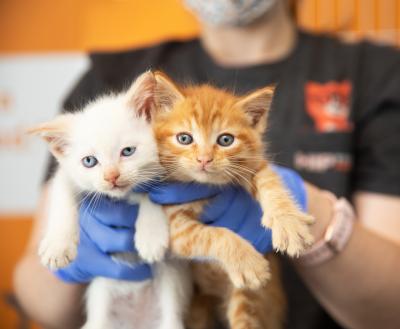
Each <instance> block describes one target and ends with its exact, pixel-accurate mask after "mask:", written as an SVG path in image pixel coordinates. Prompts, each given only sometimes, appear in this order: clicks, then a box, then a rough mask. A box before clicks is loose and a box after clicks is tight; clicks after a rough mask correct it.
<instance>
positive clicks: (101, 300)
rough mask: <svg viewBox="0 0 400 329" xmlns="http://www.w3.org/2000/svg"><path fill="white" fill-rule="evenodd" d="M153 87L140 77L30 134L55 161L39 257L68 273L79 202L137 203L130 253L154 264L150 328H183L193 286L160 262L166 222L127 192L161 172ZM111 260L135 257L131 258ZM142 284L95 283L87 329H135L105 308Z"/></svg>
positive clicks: (175, 265) (177, 268) (182, 272)
mask: <svg viewBox="0 0 400 329" xmlns="http://www.w3.org/2000/svg"><path fill="white" fill-rule="evenodd" d="M154 84H155V80H154V77H153V75H152V73H150V72H146V73H144V74H142V75H141V76H140V77H139V78H138V79H137V80H136V81H135V82H134V83H133V84H132V86H131V87H130V89H129V90H128V91H127V92H126V93H123V94H119V95H110V96H104V97H102V98H99V99H97V100H96V101H94V102H92V103H90V104H89V105H87V106H86V107H85V108H84V109H83V110H82V111H81V112H77V113H74V114H64V115H60V116H58V117H57V118H56V119H55V120H53V121H51V122H49V123H45V124H42V125H40V126H39V127H37V128H34V129H32V130H31V132H32V133H35V134H39V135H40V136H42V137H43V138H44V139H45V140H46V141H47V142H48V143H49V146H50V149H51V152H52V153H53V155H54V156H55V157H56V158H57V160H58V162H59V168H58V170H57V172H56V174H55V176H54V178H53V179H52V181H51V185H50V193H49V197H50V202H49V208H48V225H47V230H46V232H45V236H44V238H43V240H42V242H41V244H40V248H39V255H40V257H41V261H42V263H43V264H44V265H45V266H47V267H49V268H51V269H57V268H61V267H64V266H67V265H68V264H69V263H70V262H71V261H72V260H73V259H74V258H75V256H76V253H77V244H78V240H79V236H78V235H79V234H78V233H79V223H78V214H77V209H78V202H79V200H78V199H77V197H76V196H77V195H82V193H100V194H105V195H108V196H110V197H113V198H119V199H126V200H128V201H130V202H134V203H138V204H139V214H138V217H137V221H136V227H135V228H136V234H135V237H134V239H135V245H136V248H137V250H138V253H139V256H140V257H141V258H142V259H143V260H145V261H147V262H158V263H155V264H154V265H153V272H154V273H155V275H154V280H153V281H151V284H153V285H154V286H153V288H154V289H155V291H156V293H157V295H158V296H159V304H160V307H161V319H160V321H159V323H158V324H156V325H154V328H162V329H181V328H182V329H183V328H184V326H183V313H184V310H185V309H186V307H187V304H188V301H189V298H190V287H191V283H190V279H189V273H188V270H187V268H186V265H184V264H182V263H180V262H179V261H177V260H167V261H164V262H160V261H162V260H163V259H164V256H165V253H166V251H167V248H168V244H169V227H168V222H167V218H166V216H165V215H164V212H163V210H162V208H161V207H160V206H158V205H155V204H153V203H152V202H151V201H150V200H149V199H148V197H147V196H146V195H140V194H137V193H133V192H131V191H132V188H133V187H134V186H136V185H138V184H140V183H142V184H146V183H149V182H151V180H153V179H154V178H155V177H156V176H157V174H160V173H161V171H160V170H161V166H160V165H159V160H158V153H157V145H156V142H155V139H154V136H153V131H152V127H151V117H152V113H153V111H154V108H153V105H152V104H153V103H152V94H153V90H154ZM93 203H94V202H93ZM126 220H128V221H129V220H132V219H130V218H127V219H126ZM132 243H133V242H132ZM116 257H117V258H120V259H125V260H130V261H132V260H133V259H135V258H137V257H135V255H134V254H130V255H129V254H124V255H117V256H116ZM148 285H149V281H146V282H127V281H116V280H110V279H106V278H96V279H95V280H93V281H92V283H91V284H90V287H89V288H88V292H87V313H88V316H87V322H86V324H85V329H113V328H135V329H136V328H138V327H140V324H138V323H124V321H121V319H115V318H112V317H111V316H110V314H111V312H110V309H111V306H112V303H113V300H114V299H115V298H118V297H124V296H128V295H129V294H130V295H135V296H139V298H140V291H141V290H143V289H144V287H145V286H148ZM117 320H118V321H117ZM146 329H151V328H149V327H147V328H146Z"/></svg>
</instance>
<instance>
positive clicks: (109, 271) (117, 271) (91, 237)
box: [55, 197, 152, 283]
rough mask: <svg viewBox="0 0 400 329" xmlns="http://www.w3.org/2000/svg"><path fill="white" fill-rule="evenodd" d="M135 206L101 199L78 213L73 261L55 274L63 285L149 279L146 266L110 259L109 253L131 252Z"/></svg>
mask: <svg viewBox="0 0 400 329" xmlns="http://www.w3.org/2000/svg"><path fill="white" fill-rule="evenodd" d="M137 213H138V206H137V205H130V204H127V203H125V202H122V201H113V200H110V199H108V198H106V197H101V198H100V199H98V200H96V202H95V203H94V204H93V203H92V205H90V202H89V201H83V203H82V205H81V207H80V210H79V223H80V238H79V245H78V254H77V257H76V259H75V260H74V261H73V262H72V263H71V264H69V265H68V266H67V267H65V268H62V269H59V270H57V271H56V272H55V274H56V276H57V277H58V278H60V279H61V280H63V281H65V282H74V283H86V282H90V281H91V280H92V279H93V278H94V277H97V276H102V277H108V278H113V279H119V280H132V281H142V280H146V279H149V278H151V277H152V272H151V268H150V266H149V265H147V264H135V265H128V264H126V263H123V262H118V261H116V260H114V259H112V258H111V256H110V254H111V253H116V252H130V251H134V245H133V236H134V232H135V221H136V217H137Z"/></svg>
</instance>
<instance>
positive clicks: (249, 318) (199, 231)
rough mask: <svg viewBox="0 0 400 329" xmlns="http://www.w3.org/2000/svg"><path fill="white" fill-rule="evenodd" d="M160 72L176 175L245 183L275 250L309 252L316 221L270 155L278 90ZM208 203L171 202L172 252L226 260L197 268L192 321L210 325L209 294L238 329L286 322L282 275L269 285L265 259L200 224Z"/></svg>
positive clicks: (171, 169) (165, 158)
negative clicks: (181, 79)
mask: <svg viewBox="0 0 400 329" xmlns="http://www.w3.org/2000/svg"><path fill="white" fill-rule="evenodd" d="M154 77H155V80H156V84H155V86H154V90H153V91H154V93H153V94H154V99H153V102H154V106H155V109H156V111H157V115H156V118H155V121H154V131H155V136H156V139H157V143H158V148H159V156H160V162H161V164H162V165H163V166H164V167H165V168H166V169H167V172H168V174H169V178H170V179H172V180H176V181H182V182H192V181H197V182H200V183H207V184H217V185H224V184H230V183H234V184H239V185H241V186H243V187H245V188H246V189H247V190H248V191H249V192H250V193H252V195H253V196H254V197H255V198H256V199H257V200H258V201H259V202H260V205H261V207H262V209H263V212H264V215H263V217H262V219H261V222H262V225H263V226H264V227H266V228H271V229H272V232H273V239H272V240H273V241H272V242H273V246H274V248H275V249H276V250H277V251H282V252H286V253H287V254H288V255H290V256H296V255H298V254H299V253H300V252H302V251H303V250H304V248H305V247H306V246H307V245H309V244H310V243H311V242H312V236H311V234H310V232H309V227H308V226H309V225H310V224H311V223H312V222H313V219H312V217H310V216H309V215H307V214H304V213H303V212H301V211H300V210H299V208H298V207H297V206H296V204H295V203H294V201H293V200H292V198H291V197H290V195H289V193H288V191H287V190H286V189H285V188H284V186H283V184H282V182H281V180H280V178H279V176H278V175H277V174H276V173H275V172H274V171H272V169H271V168H270V166H269V164H268V162H267V160H266V159H265V149H264V143H263V141H262V135H263V133H264V130H265V127H266V121H267V113H268V110H269V107H270V104H271V101H272V97H273V89H272V88H269V87H267V88H263V89H260V90H258V91H255V92H253V93H251V94H249V95H247V96H243V97H237V96H235V95H233V94H231V93H228V92H225V91H222V90H218V89H215V88H213V87H211V86H209V85H203V86H194V87H185V88H180V87H178V86H176V85H175V84H174V83H173V82H172V81H171V80H170V79H169V78H168V77H167V76H165V75H164V74H162V73H159V72H156V73H155V74H154ZM206 202H207V201H206V200H204V201H200V202H194V203H190V204H184V205H174V206H168V207H166V211H167V215H168V216H169V219H170V232H171V233H170V235H171V236H170V247H171V250H172V252H173V253H175V254H176V255H179V256H184V257H189V258H195V257H210V258H211V259H215V260H217V261H218V262H215V263H211V262H209V263H201V264H200V263H197V264H195V265H194V266H193V268H194V278H195V282H196V284H197V286H198V288H199V290H200V294H199V295H198V296H197V297H196V299H195V300H194V310H193V313H192V319H191V321H190V322H191V323H189V326H190V327H191V328H207V325H209V324H208V323H207V319H208V318H207V316H206V315H207V314H208V315H209V313H207V311H206V310H205V309H203V311H202V308H201V307H204V306H205V305H206V303H205V302H204V299H206V300H207V302H208V303H210V302H211V301H212V300H215V301H216V302H222V303H220V305H221V307H220V308H219V310H218V311H216V309H215V310H214V312H217V313H218V312H219V315H220V316H222V317H223V318H224V319H225V320H226V321H227V322H228V323H229V326H230V328H234V329H239V328H243V329H244V328H246V329H251V328H254V329H255V328H260V329H261V328H279V327H281V325H282V318H283V313H284V303H285V302H284V297H283V293H282V289H281V286H280V282H279V275H277V274H276V273H275V274H274V280H273V281H272V282H270V283H269V284H268V285H265V284H264V283H265V281H266V280H267V279H269V278H270V271H269V267H268V263H267V261H266V259H265V258H264V257H262V256H261V255H260V254H259V253H257V251H256V250H255V249H254V248H253V247H252V246H251V245H250V244H249V243H248V242H247V241H245V240H244V239H242V238H240V237H239V236H237V235H235V234H234V233H232V232H231V231H229V230H228V229H225V228H218V227H208V226H206V225H204V224H202V223H200V222H199V221H198V220H197V218H198V216H199V214H200V213H201V211H202V208H203V206H204V205H205V203H206ZM275 269H276V265H275V263H273V266H272V270H275ZM226 276H228V277H229V278H230V280H228V279H227V277H226ZM206 296H212V297H213V298H210V297H206ZM202 300H203V301H202ZM196 304H197V305H199V306H201V307H200V308H199V307H196ZM196 313H197V314H196ZM217 315H218V314H217ZM196 316H197V317H198V319H202V320H201V321H200V320H199V321H196V319H195V318H196Z"/></svg>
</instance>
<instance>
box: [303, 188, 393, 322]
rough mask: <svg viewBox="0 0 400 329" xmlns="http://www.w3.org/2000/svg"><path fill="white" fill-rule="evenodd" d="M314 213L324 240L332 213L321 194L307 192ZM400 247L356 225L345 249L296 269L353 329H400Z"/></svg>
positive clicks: (332, 312)
mask: <svg viewBox="0 0 400 329" xmlns="http://www.w3.org/2000/svg"><path fill="white" fill-rule="evenodd" d="M307 190H308V194H309V200H310V201H309V204H310V212H312V213H313V212H314V215H315V216H316V218H317V224H316V225H315V227H314V228H313V233H314V235H315V236H316V238H317V239H318V238H320V237H321V235H322V232H323V230H324V228H325V227H326V226H327V224H328V223H329V221H330V219H331V213H332V209H331V206H330V204H329V200H326V199H325V198H324V197H323V196H322V195H321V193H320V191H318V190H316V189H313V188H310V187H308V188H307ZM399 259H400V246H399V245H397V244H396V243H394V242H391V241H390V240H387V239H385V238H383V237H381V236H379V235H377V234H375V233H374V232H372V231H369V230H368V229H366V228H365V227H363V226H362V225H361V224H359V223H358V224H356V225H355V227H354V231H353V233H352V236H351V239H350V240H349V242H348V244H347V245H346V247H345V249H344V250H343V251H342V252H341V253H340V254H339V255H337V256H336V257H334V258H333V259H331V260H330V261H328V262H326V263H324V264H321V265H319V266H314V267H303V266H301V264H298V263H296V265H295V266H296V267H297V269H298V271H299V273H300V274H301V276H302V277H303V279H304V281H305V282H306V284H307V285H308V286H309V288H310V289H311V291H312V292H313V294H314V295H315V296H316V298H317V299H318V300H319V301H320V303H321V304H322V305H323V306H324V307H325V308H326V310H327V311H328V312H329V313H331V315H332V316H333V317H334V318H335V319H337V320H338V321H339V322H341V323H343V324H344V325H345V326H346V327H350V328H363V329H365V328H379V327H382V326H384V327H385V328H390V326H393V328H395V327H398V324H399V323H400V313H399V312H398V302H399V296H400V278H399V275H398V273H399V272H400V263H399V261H398V260H399Z"/></svg>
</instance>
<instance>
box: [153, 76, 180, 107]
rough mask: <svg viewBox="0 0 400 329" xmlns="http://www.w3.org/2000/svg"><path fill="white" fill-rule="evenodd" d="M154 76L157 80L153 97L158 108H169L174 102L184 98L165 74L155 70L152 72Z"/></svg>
mask: <svg viewBox="0 0 400 329" xmlns="http://www.w3.org/2000/svg"><path fill="white" fill-rule="evenodd" d="M154 76H155V78H156V81H157V84H156V89H155V93H154V97H155V102H156V105H157V107H158V110H169V109H171V108H172V107H173V106H174V104H175V103H176V102H179V101H182V100H183V99H184V98H185V96H184V95H183V94H182V92H181V91H180V90H179V88H178V87H177V86H176V85H175V83H174V82H173V81H172V80H171V79H170V78H169V77H168V76H167V75H165V74H164V73H162V72H159V71H157V72H155V73H154Z"/></svg>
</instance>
